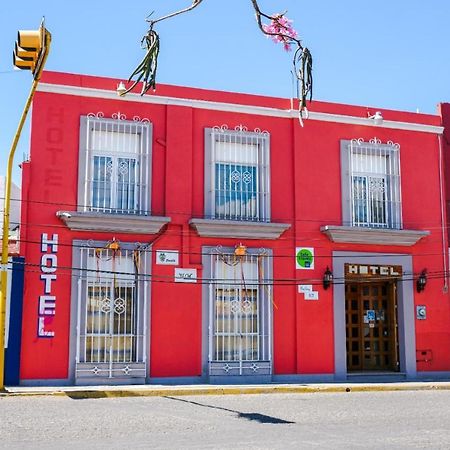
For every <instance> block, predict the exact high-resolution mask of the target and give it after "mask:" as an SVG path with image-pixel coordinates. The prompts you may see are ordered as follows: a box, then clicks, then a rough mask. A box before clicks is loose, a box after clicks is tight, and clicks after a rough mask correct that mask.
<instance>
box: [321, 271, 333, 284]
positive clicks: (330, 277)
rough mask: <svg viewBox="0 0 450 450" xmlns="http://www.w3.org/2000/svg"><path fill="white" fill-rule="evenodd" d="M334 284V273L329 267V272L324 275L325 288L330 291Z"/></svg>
mask: <svg viewBox="0 0 450 450" xmlns="http://www.w3.org/2000/svg"><path fill="white" fill-rule="evenodd" d="M332 282H333V273H332V272H331V270H330V268H329V267H328V266H327V270H325V273H324V274H323V280H322V283H323V288H324V289H328V288H329V287H330V286H331V283H332Z"/></svg>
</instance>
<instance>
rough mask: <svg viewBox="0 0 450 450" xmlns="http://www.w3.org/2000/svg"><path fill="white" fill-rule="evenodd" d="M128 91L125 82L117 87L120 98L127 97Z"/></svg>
mask: <svg viewBox="0 0 450 450" xmlns="http://www.w3.org/2000/svg"><path fill="white" fill-rule="evenodd" d="M126 91H127V88H126V87H125V84H124V83H123V81H121V82H120V83H119V84H118V85H117V89H116V92H117V95H118V96H119V97H123V96H124V95H125V93H126Z"/></svg>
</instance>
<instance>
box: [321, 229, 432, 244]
mask: <svg viewBox="0 0 450 450" xmlns="http://www.w3.org/2000/svg"><path fill="white" fill-rule="evenodd" d="M320 231H321V232H322V233H324V234H326V235H327V236H328V238H329V239H330V241H332V242H342V243H346V244H378V245H401V246H407V247H411V246H412V245H414V244H416V243H417V242H419V240H420V239H422V238H423V237H426V236H428V235H429V234H430V232H429V231H426V230H392V229H386V228H364V227H346V226H339V225H325V226H323V227H320Z"/></svg>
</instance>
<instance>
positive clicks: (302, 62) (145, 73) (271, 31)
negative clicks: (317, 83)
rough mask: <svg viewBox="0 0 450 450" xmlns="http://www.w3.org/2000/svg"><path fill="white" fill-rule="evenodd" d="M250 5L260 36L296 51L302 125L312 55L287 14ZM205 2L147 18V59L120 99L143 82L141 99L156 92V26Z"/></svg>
mask: <svg viewBox="0 0 450 450" xmlns="http://www.w3.org/2000/svg"><path fill="white" fill-rule="evenodd" d="M250 1H251V3H252V6H253V9H254V11H255V16H256V22H257V24H258V27H259V29H260V30H261V32H262V33H264V34H265V35H267V36H269V37H270V38H271V39H272V40H273V41H274V42H276V43H281V44H282V45H283V47H284V49H285V50H286V51H290V50H292V47H295V50H294V55H293V58H292V65H293V73H294V74H295V77H296V79H297V86H298V88H297V92H298V99H299V120H300V123H301V124H302V113H303V112H305V117H307V109H306V102H307V100H309V101H311V100H312V87H313V77H312V64H313V61H312V55H311V52H310V51H309V50H308V48H307V47H304V46H303V45H302V43H301V40H300V39H299V38H298V34H297V32H296V31H295V29H294V28H293V27H292V21H291V20H289V19H288V18H287V17H286V11H285V12H283V13H277V14H272V15H269V14H266V13H264V12H262V11H261V9H260V7H259V4H258V1H257V0H250ZM202 2H203V0H193V1H192V4H191V5H190V6H188V7H186V8H184V9H180V10H178V11H175V12H173V13H170V14H167V15H165V16H162V17H159V18H157V19H151V15H152V14H153V13H152V14H150V16H149V17H147V19H146V21H147V22H148V24H149V29H148V31H147V33H146V34H145V36H144V37H143V38H142V40H141V47H142V48H143V49H144V50H145V55H144V58H143V59H142V61H141V62H140V63H139V65H138V66H137V67H136V69H135V70H134V71H133V73H132V74H131V75H130V77H129V79H128V82H131V81H132V80H133V79H134V80H133V84H132V85H131V86H130V87H129V88H128V89H125V90H123V91H122V92H120V95H125V94H127V93H128V92H130V91H132V90H133V89H134V88H135V87H136V85H137V84H138V83H139V82H142V89H141V95H144V94H145V93H146V92H147V91H148V90H149V89H154V88H155V86H156V71H157V68H158V56H159V49H160V39H159V35H158V33H157V32H156V31H155V29H154V27H155V25H156V24H157V23H158V22H161V21H163V20H166V19H170V18H172V17H175V16H178V15H180V14H184V13H187V12H189V11H192V10H193V9H194V8H196V7H197V6H199V5H200V4H201V3H202ZM265 20H267V21H268V23H265V22H264V21H265Z"/></svg>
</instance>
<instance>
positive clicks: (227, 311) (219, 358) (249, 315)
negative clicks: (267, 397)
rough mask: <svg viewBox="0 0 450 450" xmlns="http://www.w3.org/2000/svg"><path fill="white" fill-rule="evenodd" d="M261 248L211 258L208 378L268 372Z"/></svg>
mask: <svg viewBox="0 0 450 450" xmlns="http://www.w3.org/2000/svg"><path fill="white" fill-rule="evenodd" d="M268 260H269V258H268V257H267V253H266V251H265V250H261V251H260V252H258V253H255V254H246V255H245V256H236V255H235V254H234V253H232V252H231V253H228V252H225V253H224V252H222V251H221V249H220V248H217V249H216V250H215V251H214V252H213V253H212V255H211V274H212V278H213V280H212V283H211V285H210V292H209V299H210V301H209V321H210V335H209V362H210V374H211V375H218V374H219V375H224V374H230V375H242V374H255V373H258V374H265V373H271V360H272V356H271V338H272V331H271V323H272V319H271V315H272V303H271V302H272V287H271V285H270V284H269V283H270V282H269V280H268V278H269V269H270V268H269V261H268Z"/></svg>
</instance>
